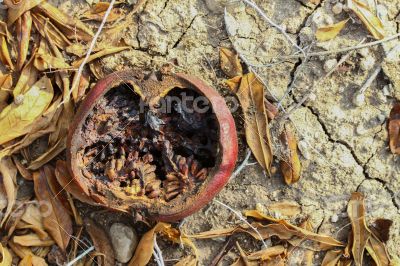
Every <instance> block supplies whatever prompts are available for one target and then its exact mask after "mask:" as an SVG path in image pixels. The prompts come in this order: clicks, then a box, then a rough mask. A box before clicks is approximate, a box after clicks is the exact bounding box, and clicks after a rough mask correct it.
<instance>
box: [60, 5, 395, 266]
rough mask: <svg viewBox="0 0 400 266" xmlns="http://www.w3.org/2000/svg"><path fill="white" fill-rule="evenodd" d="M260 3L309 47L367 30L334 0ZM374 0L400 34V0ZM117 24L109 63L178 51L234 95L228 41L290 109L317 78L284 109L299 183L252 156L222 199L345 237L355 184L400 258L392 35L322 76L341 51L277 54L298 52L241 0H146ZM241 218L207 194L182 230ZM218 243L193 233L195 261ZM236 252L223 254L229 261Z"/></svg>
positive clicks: (141, 63) (351, 41) (138, 63)
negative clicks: (225, 64) (334, 28)
mask: <svg viewBox="0 0 400 266" xmlns="http://www.w3.org/2000/svg"><path fill="white" fill-rule="evenodd" d="M133 2H135V1H133ZM255 2H256V3H257V5H258V6H259V7H260V8H261V9H262V10H264V11H265V13H266V15H267V16H268V17H270V18H271V19H272V20H273V21H274V22H276V23H277V24H278V25H280V26H281V27H282V28H284V29H286V31H287V32H288V34H289V35H290V36H291V38H292V39H293V40H294V41H295V42H296V43H297V44H298V45H299V46H301V47H303V49H304V50H305V51H306V52H309V51H325V50H335V49H338V48H339V47H345V46H354V45H357V44H359V43H360V42H361V41H362V40H363V39H365V38H367V39H366V41H367V42H369V41H372V40H373V39H372V38H371V37H369V34H368V31H367V30H366V29H365V28H364V26H363V25H362V24H361V23H360V21H359V20H358V19H357V18H356V17H355V16H354V14H351V13H349V12H346V10H342V11H341V10H335V12H333V10H334V9H335V8H334V6H335V5H337V4H338V3H340V2H341V1H338V0H322V1H321V2H320V3H318V4H313V3H316V2H319V1H307V0H269V1H266V0H257V1H255ZM377 2H378V14H379V16H380V17H381V18H382V19H383V21H384V24H385V27H386V30H387V33H388V35H392V34H395V33H396V32H399V30H400V17H399V10H400V0H378V1H377ZM53 3H56V4H58V6H59V7H60V8H61V9H63V10H64V11H66V12H68V13H70V14H73V15H77V14H79V13H80V12H81V10H83V9H84V8H85V7H87V3H86V2H85V1H72V0H69V1H53ZM225 7H226V11H227V14H226V16H225V18H226V22H225V20H224V8H225ZM340 11H341V12H340ZM349 16H350V17H351V19H350V21H349V23H348V25H347V27H346V28H345V29H344V30H343V32H341V34H340V35H339V36H338V37H336V38H335V39H334V40H331V41H328V42H324V43H317V42H315V38H314V33H315V30H316V29H317V28H318V27H321V26H324V25H328V24H332V23H335V22H338V21H340V20H343V19H345V18H348V17H349ZM228 33H229V35H228ZM122 34H123V38H124V41H125V42H126V43H127V44H128V45H130V46H131V47H132V49H130V50H128V51H125V52H122V53H120V54H118V55H114V56H109V57H106V58H104V59H103V60H102V63H103V68H104V71H105V72H106V73H109V72H112V71H115V70H122V69H127V68H143V69H158V68H159V67H160V66H161V65H163V64H164V63H166V62H168V61H169V60H172V59H175V58H176V59H177V61H178V64H179V67H178V68H177V71H182V72H187V73H191V74H194V75H197V76H199V77H201V78H203V79H204V80H206V81H207V82H208V83H210V84H212V85H213V86H214V87H215V88H216V89H217V90H218V91H219V92H220V93H221V94H222V95H224V96H231V94H230V93H229V91H228V89H227V87H226V86H225V85H224V81H225V79H226V77H225V76H224V75H223V73H222V71H221V70H220V67H219V56H218V55H219V48H220V47H222V46H224V47H231V48H235V49H236V50H237V51H238V52H239V53H240V54H241V56H242V58H243V59H244V60H246V63H247V64H248V65H250V66H251V67H252V68H253V70H254V71H256V72H257V73H258V74H259V75H260V77H261V78H262V80H263V81H264V82H265V83H266V87H267V90H266V95H267V97H268V98H270V99H277V100H278V101H281V104H282V106H283V108H285V109H287V108H288V107H289V106H292V105H293V104H296V103H297V102H298V101H299V100H300V99H301V98H302V97H303V96H304V95H305V94H306V93H308V92H309V90H310V86H312V88H313V93H312V94H311V96H310V97H309V99H308V100H307V101H306V102H305V103H304V104H302V105H301V106H300V107H299V108H298V109H297V110H296V111H294V112H293V113H292V114H291V116H290V121H291V123H293V124H294V125H295V127H296V129H297V136H298V140H299V149H300V152H301V153H300V154H301V158H300V159H301V163H302V168H303V169H302V177H301V179H300V181H299V182H298V183H296V184H295V185H292V186H287V185H285V184H284V182H283V179H282V177H281V176H280V174H279V171H277V172H276V173H275V174H274V175H273V176H272V177H267V176H266V175H265V174H264V173H263V171H262V169H261V168H260V167H259V166H258V165H256V164H250V165H248V166H246V168H244V170H243V171H242V172H241V174H240V175H238V176H236V177H235V178H234V179H233V180H231V181H230V183H229V184H228V185H227V186H226V187H225V189H224V190H223V191H222V192H221V193H220V194H219V195H218V197H217V199H218V200H219V201H221V202H224V203H225V204H227V205H229V206H230V207H232V208H234V209H236V210H238V211H241V210H245V209H254V208H256V207H258V208H263V209H264V210H266V211H267V212H270V214H271V215H274V216H276V217H282V218H287V219H290V220H291V221H298V220H299V219H300V218H304V217H307V216H308V217H310V219H311V221H312V223H313V225H314V228H315V231H317V232H319V233H325V234H329V235H333V236H336V237H338V238H339V239H341V240H346V239H347V234H348V231H349V228H350V226H349V219H348V217H347V214H346V206H347V202H348V199H349V197H350V194H351V192H354V191H360V192H363V193H365V195H366V206H367V213H368V217H367V220H368V222H372V221H374V220H375V219H376V218H387V219H391V220H393V222H394V223H393V226H392V228H391V232H390V240H389V241H388V248H389V252H390V254H391V255H392V256H393V257H394V258H395V257H400V252H399V248H398V247H399V246H400V157H399V156H395V155H392V154H391V153H390V152H389V149H388V133H387V119H388V116H389V112H390V109H391V107H392V106H393V103H394V102H395V101H396V100H400V80H399V76H398V73H400V72H399V70H400V67H399V66H400V63H399V62H400V61H399V55H398V54H396V55H395V56H391V57H386V56H385V54H386V53H387V52H388V51H389V50H390V49H391V48H392V47H393V46H394V45H396V44H398V43H399V41H397V40H395V41H392V42H386V43H384V44H383V45H380V46H373V47H369V48H364V49H361V50H356V51H352V52H350V53H349V54H348V59H347V60H346V61H345V62H344V63H343V64H342V65H341V66H340V67H339V68H338V69H337V70H336V71H335V72H334V73H333V74H332V75H331V76H330V77H328V78H327V79H325V80H324V81H320V78H321V77H323V76H324V75H325V74H326V73H327V70H328V69H329V68H330V67H331V66H332V65H334V64H335V63H336V62H337V60H340V59H341V58H342V57H343V55H344V54H331V55H328V56H318V57H316V56H313V57H307V58H306V59H304V58H301V59H281V56H282V55H283V54H292V53H294V52H296V50H295V48H294V47H293V46H292V45H291V44H290V43H289V42H288V41H287V39H286V38H285V37H284V36H283V35H282V34H281V33H280V32H279V31H277V30H276V29H275V28H273V27H271V25H270V24H268V23H267V22H266V21H265V20H263V19H262V18H261V17H260V15H259V14H258V13H257V12H256V11H254V10H253V9H252V8H250V7H249V6H246V5H245V4H244V3H243V2H241V1H234V2H232V1H230V2H229V1H224V0H186V1H180V0H166V1H164V0H148V1H147V3H146V4H145V5H144V7H143V8H142V10H140V12H139V13H138V14H136V15H135V18H134V23H132V24H131V25H130V26H129V28H128V29H127V30H126V31H125V32H124V33H122ZM396 42H397V43H396ZM379 65H382V67H383V70H382V71H381V72H380V73H379V75H378V76H377V78H376V79H375V80H374V81H373V82H372V84H371V86H370V87H369V88H368V89H367V90H366V92H365V99H360V98H359V97H357V91H358V90H359V89H360V87H361V86H362V84H363V83H364V81H365V80H366V79H367V78H368V77H369V76H370V75H371V73H372V72H373V70H374V69H375V68H376V67H378V66H379ZM288 90H289V91H290V93H289V94H287V93H286V92H287V91H288ZM282 99H283V100H282ZM239 112H240V111H239ZM236 117H238V118H237V119H236V122H237V125H238V128H239V135H240V137H241V143H240V149H241V158H240V159H243V158H244V155H245V150H246V146H245V141H244V135H243V134H244V132H243V126H242V125H243V121H241V120H240V118H239V116H236ZM276 123H277V122H276ZM272 126H274V125H272ZM275 146H277V147H276V150H279V147H278V145H275ZM252 160H253V161H254V158H253V159H252ZM280 201H289V202H292V203H293V204H295V205H297V206H298V208H299V210H300V211H299V213H298V215H296V216H292V217H285V216H284V215H283V214H282V213H279V211H274V212H272V211H269V210H268V206H269V205H271V204H273V203H276V202H280ZM239 222H240V220H239V219H238V218H237V217H236V216H235V215H234V214H232V212H230V211H229V210H228V209H226V208H224V207H222V206H221V205H218V204H217V203H215V202H214V203H211V204H209V205H208V206H207V207H206V208H204V209H203V210H201V211H200V212H198V213H196V214H195V215H193V216H191V217H189V218H187V219H186V220H185V222H184V223H183V224H182V226H181V229H182V230H183V231H184V232H186V233H195V232H201V231H205V230H210V229H218V228H225V227H227V226H230V225H232V224H236V223H239ZM241 243H243V246H244V248H245V249H247V250H250V249H258V248H260V243H257V242H254V241H253V240H251V239H249V238H246V237H243V238H242V239H241ZM223 244H224V239H216V240H199V241H196V245H197V246H198V248H199V251H200V256H201V264H203V265H207V264H209V262H210V261H211V260H212V258H213V257H214V256H215V255H216V254H217V253H218V252H219V251H220V249H221V248H222V246H223ZM162 248H163V249H164V250H165V251H164V255H165V256H166V259H174V258H177V257H179V256H180V255H181V251H178V250H175V249H171V248H168V247H167V246H166V245H162ZM233 256H234V255H233V254H232V253H229V254H228V256H227V258H228V259H227V260H226V262H229V258H230V257H233ZM299 258H300V256H299ZM291 260H292V261H290V264H293V265H296V256H291ZM320 260H321V255H319V254H317V255H316V258H315V262H316V264H318V261H320Z"/></svg>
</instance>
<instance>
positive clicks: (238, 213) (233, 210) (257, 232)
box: [214, 199, 268, 248]
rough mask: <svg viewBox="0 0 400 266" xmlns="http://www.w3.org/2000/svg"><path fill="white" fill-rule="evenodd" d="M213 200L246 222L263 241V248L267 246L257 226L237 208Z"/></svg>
mask: <svg viewBox="0 0 400 266" xmlns="http://www.w3.org/2000/svg"><path fill="white" fill-rule="evenodd" d="M214 202H216V203H218V204H220V205H222V206H223V207H225V208H227V209H228V210H230V211H231V212H233V213H234V214H235V215H236V216H237V217H238V218H239V219H240V220H241V221H242V222H244V223H245V224H247V225H248V226H249V227H250V228H251V229H253V230H254V232H256V234H257V235H258V237H259V238H260V240H261V242H262V243H263V245H264V247H265V248H268V246H267V243H265V241H264V238H263V237H262V235H261V234H260V232H259V231H258V230H257V228H255V227H254V226H252V225H251V224H250V223H249V222H248V221H247V220H246V219H245V218H244V217H243V215H242V214H241V213H240V212H238V211H237V210H235V209H233V208H232V207H230V206H228V205H226V204H225V203H223V202H221V201H219V200H216V199H214Z"/></svg>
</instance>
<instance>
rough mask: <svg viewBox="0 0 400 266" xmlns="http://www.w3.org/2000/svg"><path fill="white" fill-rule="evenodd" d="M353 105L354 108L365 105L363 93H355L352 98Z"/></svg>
mask: <svg viewBox="0 0 400 266" xmlns="http://www.w3.org/2000/svg"><path fill="white" fill-rule="evenodd" d="M353 104H354V105H355V106H359V107H360V106H363V105H364V104H365V95H364V93H356V94H355V95H354V97H353Z"/></svg>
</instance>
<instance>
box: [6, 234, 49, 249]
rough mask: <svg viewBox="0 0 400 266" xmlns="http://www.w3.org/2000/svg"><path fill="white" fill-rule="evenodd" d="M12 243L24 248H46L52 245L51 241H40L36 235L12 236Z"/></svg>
mask: <svg viewBox="0 0 400 266" xmlns="http://www.w3.org/2000/svg"><path fill="white" fill-rule="evenodd" d="M13 242H14V243H15V244H18V245H21V246H24V247H48V246H51V245H54V241H53V240H51V239H46V240H41V239H40V238H39V236H38V235H37V234H27V235H23V236H14V237H13Z"/></svg>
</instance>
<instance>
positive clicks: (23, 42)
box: [15, 11, 32, 70]
mask: <svg viewBox="0 0 400 266" xmlns="http://www.w3.org/2000/svg"><path fill="white" fill-rule="evenodd" d="M31 31H32V16H31V12H30V11H26V12H25V13H24V14H22V16H21V17H19V18H18V20H17V24H16V26H15V32H16V35H17V42H18V58H17V69H18V70H21V69H22V67H23V66H24V64H25V61H26V58H27V56H28V49H29V41H30V38H31Z"/></svg>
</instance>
